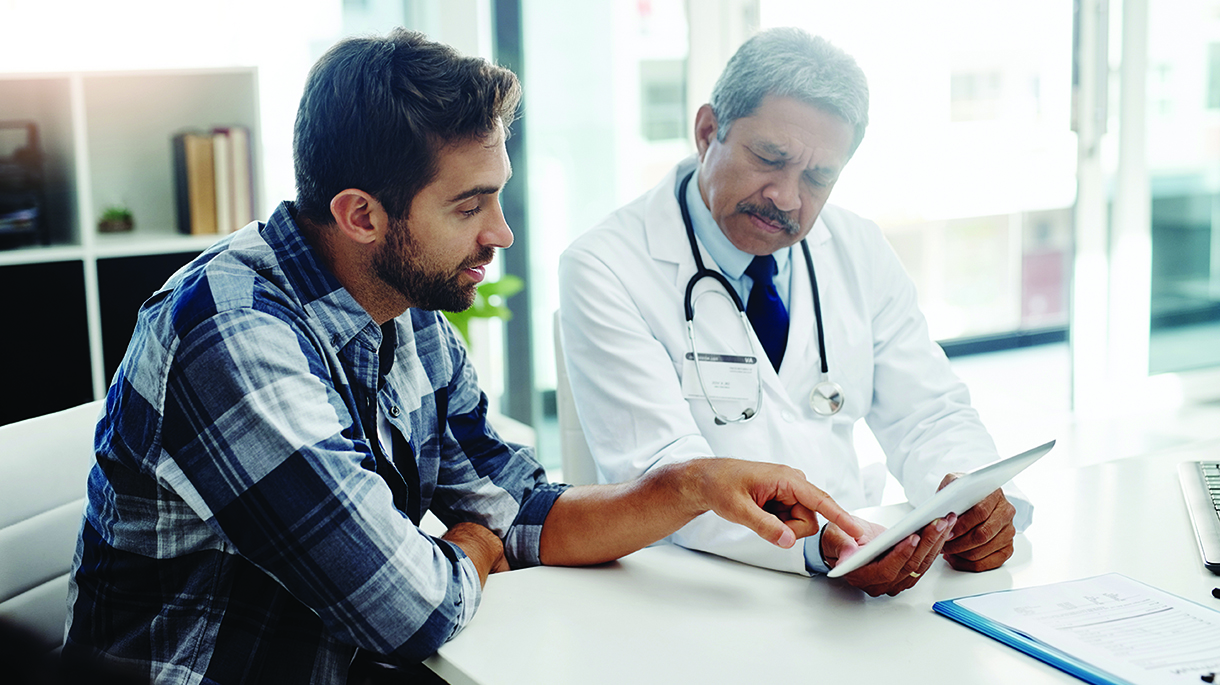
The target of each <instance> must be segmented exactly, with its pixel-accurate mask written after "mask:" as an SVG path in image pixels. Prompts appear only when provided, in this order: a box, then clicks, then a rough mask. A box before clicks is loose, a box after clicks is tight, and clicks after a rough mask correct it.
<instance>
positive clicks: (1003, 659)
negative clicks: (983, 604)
mask: <svg viewBox="0 0 1220 685" xmlns="http://www.w3.org/2000/svg"><path fill="white" fill-rule="evenodd" d="M1217 455H1220V443H1210V444H1206V445H1196V446H1194V447H1192V448H1190V449H1184V450H1176V451H1173V452H1166V453H1162V454H1158V455H1153V456H1149V457H1136V458H1131V459H1126V460H1121V461H1116V462H1110V463H1106V464H1099V465H1095V466H1090V467H1086V468H1083V469H1078V470H1060V469H1058V468H1057V467H1056V466H1055V465H1054V461H1055V460H1054V453H1053V452H1052V453H1051V455H1048V456H1047V457H1045V458H1044V459H1043V461H1042V462H1040V463H1039V464H1035V465H1034V466H1033V467H1031V469H1030V471H1028V472H1026V473H1025V474H1023V475H1022V476H1020V477H1018V482H1019V483H1020V484H1021V486H1022V488H1023V489H1024V490H1025V491H1026V492H1027V493H1028V494H1029V495H1030V497H1031V498H1033V499H1034V502H1035V512H1034V524H1033V525H1032V526H1031V527H1030V529H1029V530H1028V531H1027V532H1026V534H1025V535H1021V536H1018V537H1017V542H1016V553H1015V554H1014V556H1013V558H1012V559H1010V560H1009V561H1008V563H1007V564H1005V565H1004V566H1003V567H1002V568H1000V569H997V570H995V571H991V572H988V573H980V574H969V573H959V572H956V571H953V570H952V569H950V568H949V567H948V566H947V565H946V564H945V563H944V561H943V560H940V561H938V562H937V563H936V564H934V565H933V567H932V569H931V570H930V571H929V572H928V574H927V575H926V576H925V577H924V578H923V580H921V581H920V583H919V584H918V585H916V586H915V587H914V588H912V589H910V590H907V591H906V592H904V593H902V594H900V595H899V596H898V597H894V598H890V597H880V598H869V597H868V596H866V595H864V594H863V593H861V592H859V591H857V590H854V589H852V588H850V587H848V586H846V585H844V584H842V583H841V581H830V580H827V579H826V578H824V577H819V578H814V579H808V578H802V577H800V576H796V575H791V574H786V573H779V572H775V571H768V570H764V569H758V568H754V567H751V566H747V565H744V564H739V563H736V562H732V561H728V560H725V559H721V558H718V557H714V556H711V555H706V554H700V553H697V552H692V551H689V550H685V549H682V548H679V547H674V546H660V547H652V548H648V549H645V550H642V551H640V552H637V553H635V554H632V555H630V556H628V557H625V558H623V559H621V560H619V561H617V562H614V563H611V564H606V565H603V566H599V567H594V568H578V569H565V568H535V569H527V570H522V571H513V572H511V573H505V574H498V575H493V576H492V577H491V578H490V579H489V580H488V583H487V588H486V592H485V593H484V595H483V601H482V605H481V607H480V608H479V611H478V614H477V615H476V616H475V618H474V620H473V621H472V622H471V623H470V624H469V625H468V626H467V628H466V629H465V630H464V631H463V632H462V633H461V634H460V635H458V636H457V637H456V638H455V639H454V640H453V641H451V642H450V643H448V644H447V645H445V646H444V647H442V648H441V650H440V652H439V653H438V654H437V655H436V656H435V657H433V658H432V659H430V660H429V661H428V662H427V663H428V665H429V666H430V667H431V668H432V669H433V670H435V671H436V672H438V673H439V674H440V675H441V676H442V677H443V678H445V679H446V680H448V681H449V682H450V683H451V684H452V685H467V684H470V683H477V684H479V685H492V684H497V683H514V684H516V683H564V684H567V683H616V684H617V683H656V682H663V683H743V682H767V681H774V682H785V681H790V682H814V681H821V682H828V683H885V682H901V683H904V684H907V683H936V684H937V685H943V684H944V683H947V682H952V683H988V684H994V683H1022V684H1025V683H1044V682H1045V683H1079V682H1080V681H1078V680H1076V679H1075V678H1072V677H1071V676H1069V675H1067V674H1065V673H1062V672H1060V671H1058V670H1056V669H1054V668H1053V667H1051V666H1048V665H1046V664H1043V663H1042V662H1040V661H1037V660H1035V659H1033V658H1032V657H1029V656H1026V655H1024V654H1022V653H1020V652H1018V651H1016V650H1014V649H1012V648H1010V647H1007V646H1004V645H1002V644H1000V643H998V642H995V641H993V640H991V639H990V638H987V637H985V636H984V635H982V634H980V633H977V632H975V631H973V630H970V629H969V628H966V627H964V626H961V625H959V624H957V623H955V622H953V621H951V620H949V619H947V618H944V617H942V616H939V615H937V614H935V613H933V611H932V603H933V602H935V601H937V600H941V599H947V598H953V597H960V596H964V595H971V594H977V593H981V592H988V591H991V590H1000V589H1005V588H1012V587H1026V586H1030V585H1039V584H1043V583H1050V582H1055V581H1060V580H1069V579H1074V578H1083V577H1087V576H1092V575H1098V574H1101V573H1106V572H1110V571H1117V572H1119V573H1124V574H1126V575H1128V576H1130V577H1132V578H1135V579H1137V580H1141V581H1144V582H1146V583H1149V584H1152V585H1155V586H1157V587H1160V588H1162V589H1164V590H1166V591H1169V592H1172V593H1175V594H1178V595H1181V596H1183V597H1187V598H1189V599H1193V600H1195V601H1197V602H1200V603H1204V604H1208V605H1212V604H1214V605H1215V606H1217V607H1218V608H1220V600H1216V599H1213V598H1212V596H1211V590H1212V588H1214V587H1216V586H1220V576H1215V575H1213V574H1211V573H1209V572H1208V571H1207V570H1206V569H1205V568H1204V567H1203V565H1202V563H1201V562H1200V560H1199V554H1198V551H1197V549H1196V547H1195V540H1194V537H1193V533H1192V532H1191V530H1190V524H1189V522H1188V520H1187V518H1186V510H1185V505H1184V503H1183V501H1182V495H1181V491H1180V488H1179V485H1178V479H1177V472H1176V470H1175V466H1176V464H1177V462H1179V461H1182V460H1185V459H1190V458H1208V457H1212V458H1214V457H1216V456H1217ZM904 506H905V505H904ZM871 513H872V514H873V518H874V519H875V520H877V519H881V518H886V519H888V520H893V519H892V517H894V516H896V515H900V514H901V509H899V508H895V507H886V508H883V509H879V510H873V511H872V512H871Z"/></svg>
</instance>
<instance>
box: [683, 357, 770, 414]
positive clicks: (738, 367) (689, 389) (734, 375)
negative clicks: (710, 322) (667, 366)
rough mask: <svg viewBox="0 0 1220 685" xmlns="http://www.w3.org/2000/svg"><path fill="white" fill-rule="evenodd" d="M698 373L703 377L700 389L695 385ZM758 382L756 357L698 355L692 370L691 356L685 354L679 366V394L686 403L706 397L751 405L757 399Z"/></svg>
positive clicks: (697, 381)
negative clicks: (680, 383)
mask: <svg viewBox="0 0 1220 685" xmlns="http://www.w3.org/2000/svg"><path fill="white" fill-rule="evenodd" d="M699 372H702V373H703V384H702V385H700V384H699ZM758 382H759V381H758V358H757V357H742V356H736V355H730V354H707V353H705V352H700V353H699V368H698V370H696V369H695V355H694V354H693V353H691V352H687V353H686V359H685V361H683V363H682V392H683V394H684V395H686V397H687V398H689V399H696V398H703V397H708V398H710V399H713V400H739V401H742V402H753V401H754V400H755V399H757V397H758ZM704 388H706V389H707V392H706V393H704Z"/></svg>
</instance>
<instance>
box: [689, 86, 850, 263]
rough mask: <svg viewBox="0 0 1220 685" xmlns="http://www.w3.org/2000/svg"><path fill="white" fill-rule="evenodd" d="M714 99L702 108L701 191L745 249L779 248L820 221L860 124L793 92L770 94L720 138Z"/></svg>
mask: <svg viewBox="0 0 1220 685" xmlns="http://www.w3.org/2000/svg"><path fill="white" fill-rule="evenodd" d="M717 129H718V126H717V122H716V115H715V114H713V113H712V108H711V105H704V106H703V107H701V108H699V113H698V114H697V115H696V118H695V144H696V146H697V147H698V148H699V163H700V165H699V192H700V194H701V195H702V196H703V202H704V204H706V205H707V207H708V209H710V210H711V212H712V218H714V219H715V220H716V224H717V225H718V226H720V230H721V231H724V235H725V237H727V238H728V239H729V241H730V242H731V243H733V245H734V246H736V247H737V249H739V250H741V251H742V252H746V253H749V254H752V255H764V254H771V253H772V252H775V251H776V250H779V249H782V248H785V247H788V246H789V245H793V244H795V243H796V242H797V241H799V240H800V239H802V238H804V237H805V235H806V234H808V233H809V231H810V229H812V228H813V222H814V221H815V220H817V218H818V213H819V212H821V211H822V206H823V205H825V204H826V199H827V198H828V197H830V191H831V189H832V188H834V184H835V182H836V181H837V180H838V179H839V173H840V172H842V170H843V167H844V165H846V164H847V160H848V159H850V157H851V147H852V142H853V140H854V131H853V130H852V127H851V125H850V124H848V123H847V122H846V121H844V120H843V119H842V118H841V117H839V116H837V115H834V114H831V113H830V112H827V111H826V110H824V109H821V108H819V107H815V106H813V105H809V104H806V103H804V102H801V101H799V100H795V99H793V98H789V97H777V96H774V95H768V96H767V97H765V98H763V101H762V102H761V103H760V104H759V106H758V108H757V109H755V110H754V113H753V114H751V115H750V116H748V117H741V118H739V119H737V120H736V121H734V122H733V123H732V125H731V126H730V127H729V132H728V135H727V136H725V139H724V142H720V141H718V140H716V131H717Z"/></svg>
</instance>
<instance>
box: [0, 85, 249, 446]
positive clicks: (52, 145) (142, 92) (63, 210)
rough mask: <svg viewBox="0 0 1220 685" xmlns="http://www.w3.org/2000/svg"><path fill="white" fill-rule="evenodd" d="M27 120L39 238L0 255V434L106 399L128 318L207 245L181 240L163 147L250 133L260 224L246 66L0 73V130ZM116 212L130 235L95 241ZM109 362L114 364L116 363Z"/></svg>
mask: <svg viewBox="0 0 1220 685" xmlns="http://www.w3.org/2000/svg"><path fill="white" fill-rule="evenodd" d="M3 121H34V122H35V123H37V125H38V129H39V138H40V146H41V149H42V152H43V178H44V192H43V204H42V207H41V215H42V217H43V219H44V221H45V223H44V226H43V232H42V235H41V239H40V240H39V241H38V242H36V243H34V244H26V245H21V246H18V247H8V246H6V249H0V288H3V290H2V291H0V292H3V295H0V331H4V332H3V333H0V358H3V359H4V360H5V362H4V366H3V367H0V368H3V369H4V373H5V375H6V376H7V377H8V379H9V381H10V382H9V383H6V384H5V385H6V386H7V387H9V388H10V389H11V390H10V392H9V393H7V396H6V397H5V398H4V399H3V400H2V401H0V425H3V424H6V423H11V422H13V421H17V420H20V419H23V418H27V417H29V416H37V415H39V414H43V413H47V412H49V411H55V410H57V409H64V408H67V407H71V406H74V405H76V404H79V403H81V402H86V401H89V400H91V399H95V398H101V397H103V396H104V395H105V391H106V386H107V384H108V383H109V379H110V377H111V376H112V375H113V373H114V370H115V367H116V366H117V363H118V359H119V358H120V357H121V354H122V350H123V349H124V348H125V347H126V342H127V339H128V338H129V337H130V335H131V330H132V326H133V325H134V321H135V311H136V308H138V307H139V305H140V303H141V302H142V301H143V300H144V299H145V298H147V297H148V295H150V294H151V293H152V292H153V289H155V288H156V287H157V286H159V285H160V284H161V283H162V282H164V280H165V279H166V278H167V277H168V276H169V275H170V274H171V273H173V272H174V271H175V270H176V269H177V268H178V267H179V266H181V265H182V264H185V263H186V262H187V261H189V260H190V259H191V258H192V257H194V256H195V255H197V254H198V253H199V252H200V251H202V250H203V249H205V248H206V247H208V246H209V245H211V244H212V243H213V242H214V241H216V240H217V239H218V238H219V237H220V236H218V235H197V236H192V235H183V234H181V233H179V232H178V226H177V215H176V209H175V188H174V162H173V144H172V139H173V136H174V135H175V134H176V133H179V132H181V131H183V130H188V129H205V130H210V129H211V128H213V127H215V126H229V125H239V126H244V127H245V128H247V129H248V130H249V132H250V148H251V150H252V157H253V164H254V166H253V169H252V175H253V189H252V192H253V198H254V202H253V204H254V207H255V208H256V214H258V213H259V212H261V211H262V181H261V179H262V173H261V156H262V155H261V145H260V141H261V136H260V132H259V103H258V73H257V70H256V69H254V68H252V67H250V68H246V67H237V68H221V69H180V70H161V71H122V72H88V71H82V72H70V73H37V74H0V122H3ZM115 204H123V205H125V206H127V207H128V208H129V209H130V210H131V212H132V215H133V217H134V220H135V227H134V228H133V229H132V230H131V231H130V232H124V233H102V232H100V231H99V230H98V228H97V220H98V217H100V216H101V214H102V211H103V209H104V208H106V207H108V206H111V205H115ZM116 350H117V352H116Z"/></svg>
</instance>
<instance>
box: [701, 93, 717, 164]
mask: <svg viewBox="0 0 1220 685" xmlns="http://www.w3.org/2000/svg"><path fill="white" fill-rule="evenodd" d="M718 130H720V126H719V124H718V123H717V121H716V114H715V113H714V112H712V106H711V105H703V106H702V107H700V108H699V111H698V112H696V113H695V147H696V148H697V149H698V150H699V161H700V162H702V161H703V156H704V155H706V154H707V149H708V148H709V147H711V146H712V141H714V140H716V132H717V131H718Z"/></svg>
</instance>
